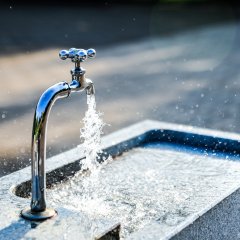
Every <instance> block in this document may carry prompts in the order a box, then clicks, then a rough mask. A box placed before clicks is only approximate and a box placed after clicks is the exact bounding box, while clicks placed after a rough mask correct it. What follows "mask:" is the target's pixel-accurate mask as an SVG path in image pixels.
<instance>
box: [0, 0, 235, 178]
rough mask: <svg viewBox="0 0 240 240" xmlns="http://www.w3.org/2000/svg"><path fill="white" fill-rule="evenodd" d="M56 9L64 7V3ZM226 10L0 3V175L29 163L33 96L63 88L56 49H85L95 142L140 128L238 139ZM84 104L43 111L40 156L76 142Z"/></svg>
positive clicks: (231, 8)
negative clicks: (186, 129)
mask: <svg viewBox="0 0 240 240" xmlns="http://www.w3.org/2000/svg"><path fill="white" fill-rule="evenodd" d="M65 2H66V1H65ZM239 10H240V8H239V6H238V4H237V2H234V1H227V3H226V2H221V1H180V0H179V1H170V0H169V1H167V0H166V1H95V2H94V1H85V2H84V1H83V2H81V1H78V2H76V1H73V0H68V1H67V3H64V4H63V3H60V2H57V1H51V3H47V1H41V2H40V1H39V2H38V1H34V4H33V3H32V2H28V1H21V3H19V2H17V1H5V2H1V4H0V22H1V24H0V33H1V34H0V83H1V97H0V136H1V137H0V176H3V175H6V174H8V173H10V172H12V171H15V170H17V169H19V168H23V167H25V166H27V165H29V164H30V142H31V131H32V120H33V115H34V109H35V106H36V104H37V101H38V99H39V97H40V95H41V94H42V93H43V91H44V90H45V89H47V88H48V87H49V86H51V85H53V84H54V83H57V82H59V81H63V80H67V81H70V79H71V77H70V72H69V71H70V69H71V68H72V67H73V64H72V63H71V62H70V61H62V60H60V59H59V57H58V51H59V50H61V49H69V48H70V47H77V48H86V49H88V48H90V47H92V48H95V49H96V51H97V57H96V58H95V59H94V60H90V61H87V62H85V63H84V64H82V66H83V67H84V68H85V69H86V70H87V77H89V78H90V79H92V80H93V81H94V84H95V88H96V100H97V108H98V110H99V111H100V112H103V113H104V115H103V119H104V121H105V122H106V123H108V124H109V126H106V127H105V131H104V132H105V134H108V133H110V132H113V131H115V130H117V129H120V128H122V127H125V126H128V125H130V124H133V123H136V122H138V121H142V120H144V119H155V120H160V121H166V122H172V123H180V124H187V125H193V126H199V127H203V128H212V129H219V130H224V131H230V132H238V133H240V111H239V107H240V31H239V30H240V28H239V16H240V15H239V13H240V12H239ZM85 111H86V95H85V94H83V93H82V94H75V95H74V94H73V95H71V96H70V97H69V98H68V99H63V100H59V101H58V102H56V104H55V106H54V107H53V109H52V112H51V115H50V118H49V125H48V140H47V156H48V157H50V156H52V155H55V154H57V153H60V152H63V151H66V150H67V149H70V148H73V147H75V146H77V145H78V144H79V143H80V138H79V135H80V133H79V129H80V127H81V126H82V123H81V119H82V118H83V116H84V112H85Z"/></svg>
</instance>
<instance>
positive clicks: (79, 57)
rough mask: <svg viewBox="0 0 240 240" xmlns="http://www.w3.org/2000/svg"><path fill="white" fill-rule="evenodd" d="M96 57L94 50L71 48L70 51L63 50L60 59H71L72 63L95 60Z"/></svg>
mask: <svg viewBox="0 0 240 240" xmlns="http://www.w3.org/2000/svg"><path fill="white" fill-rule="evenodd" d="M95 56H96V51H95V50H94V49H93V48H89V49H88V50H85V49H77V48H70V49H69V50H61V51H60V52H59V57H60V58H61V59H62V60H66V59H67V58H70V59H71V60H72V62H75V63H76V62H84V61H85V60H86V59H87V58H94V57H95Z"/></svg>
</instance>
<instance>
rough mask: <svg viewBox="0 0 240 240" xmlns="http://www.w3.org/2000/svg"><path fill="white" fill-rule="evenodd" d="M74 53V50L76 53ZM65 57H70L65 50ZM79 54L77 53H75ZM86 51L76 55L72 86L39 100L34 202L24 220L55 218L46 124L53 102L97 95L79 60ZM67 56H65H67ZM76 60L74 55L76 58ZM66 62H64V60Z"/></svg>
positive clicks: (50, 91)
mask: <svg viewBox="0 0 240 240" xmlns="http://www.w3.org/2000/svg"><path fill="white" fill-rule="evenodd" d="M90 50H91V51H90ZM90 50H88V55H89V57H93V53H94V54H95V50H93V49H90ZM74 51H75V50H74ZM62 52H63V54H65V55H67V56H69V55H70V51H69V53H68V52H67V53H66V51H65V50H63V51H62ZM75 52H76V51H75ZM83 54H85V51H83V50H81V51H78V52H77V53H76V56H77V57H78V58H77V59H75V60H76V61H75V69H73V70H72V71H71V74H72V82H71V83H70V84H69V83H67V82H60V83H57V84H55V85H53V86H52V87H50V88H48V89H47V90H46V91H45V92H44V93H43V94H42V96H41V97H40V99H39V101H38V104H37V106H36V109H35V114H34V120H33V130H32V145H31V158H32V199H31V204H30V207H31V208H30V209H26V210H23V211H22V212H21V214H22V216H23V217H24V218H26V219H28V220H35V221H40V220H45V219H48V218H51V217H53V216H54V215H56V211H55V210H54V209H49V208H47V207H46V171H45V162H46V135H47V122H48V116H49V114H50V111H51V108H52V106H53V104H54V102H55V101H56V100H57V99H59V98H66V97H68V96H69V95H70V93H71V92H80V91H83V90H86V92H87V94H94V87H93V83H92V81H91V80H89V79H86V78H85V70H84V69H82V68H81V67H80V62H79V61H80V60H79V59H80V57H79V56H81V59H82V60H83V57H84V56H85V55H83ZM65 55H64V56H65ZM74 56H75V55H74ZM62 59H64V58H62Z"/></svg>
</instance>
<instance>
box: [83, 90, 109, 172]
mask: <svg viewBox="0 0 240 240" xmlns="http://www.w3.org/2000/svg"><path fill="white" fill-rule="evenodd" d="M87 105H88V109H87V111H86V113H85V116H84V118H83V123H84V127H83V128H81V129H80V138H81V139H82V140H83V148H84V155H85V156H86V158H85V159H83V161H82V162H81V163H82V169H83V170H87V169H88V170H89V171H90V172H92V173H93V172H95V171H96V170H97V168H98V167H99V162H98V160H99V154H100V153H101V152H102V150H101V134H102V133H103V127H104V126H105V123H104V122H103V121H102V119H101V115H102V114H101V113H99V112H97V111H96V101H95V95H94V94H90V95H87Z"/></svg>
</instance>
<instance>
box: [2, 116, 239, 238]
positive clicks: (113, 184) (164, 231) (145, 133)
mask: <svg viewBox="0 0 240 240" xmlns="http://www.w3.org/2000/svg"><path fill="white" fill-rule="evenodd" d="M239 141H240V135H238V134H234V133H227V132H220V131H214V130H208V129H200V128H195V127H191V126H190V127H189V126H183V125H176V124H169V123H163V122H158V121H152V120H146V121H143V122H140V123H137V124H135V125H132V126H130V127H127V128H124V129H122V130H119V131H117V132H114V133H112V134H110V135H108V136H106V137H104V138H103V149H104V150H103V154H102V158H103V159H105V158H106V157H108V156H112V159H111V160H108V161H106V162H105V163H104V164H103V166H102V167H101V168H100V170H99V171H98V178H97V181H95V182H94V181H92V180H91V178H92V177H91V175H88V174H85V175H83V174H78V172H79V171H80V168H81V167H80V166H81V164H80V163H81V159H83V158H84V155H83V149H82V147H81V145H80V146H79V147H77V148H74V149H72V150H69V151H67V152H65V153H62V154H59V155H57V156H55V157H52V158H50V159H47V163H46V170H47V186H48V191H47V200H48V205H49V206H53V207H54V208H55V209H56V210H57V212H58V215H57V216H56V217H54V218H52V219H49V220H47V221H45V222H30V221H27V220H24V219H22V218H21V217H20V211H21V210H22V209H24V208H26V207H28V206H29V204H30V199H29V196H30V189H31V181H30V177H31V176H30V173H31V170H30V167H27V168H24V169H22V170H19V171H17V172H14V173H12V174H9V175H7V176H4V177H2V178H1V179H0V209H1V215H0V239H83V240H84V239H101V240H107V239H112V240H114V239H136V240H139V239H156V240H163V239H188V240H189V239H194V240H195V239H218V240H219V239H240V223H239V222H240V221H239V214H240V205H239V198H240V196H239V194H240V190H239V187H240V162H239V159H240V156H239V153H240V145H239ZM86 183H87V185H86ZM84 184H85V185H84ZM84 186H85V187H84ZM86 186H88V188H86Z"/></svg>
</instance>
